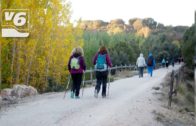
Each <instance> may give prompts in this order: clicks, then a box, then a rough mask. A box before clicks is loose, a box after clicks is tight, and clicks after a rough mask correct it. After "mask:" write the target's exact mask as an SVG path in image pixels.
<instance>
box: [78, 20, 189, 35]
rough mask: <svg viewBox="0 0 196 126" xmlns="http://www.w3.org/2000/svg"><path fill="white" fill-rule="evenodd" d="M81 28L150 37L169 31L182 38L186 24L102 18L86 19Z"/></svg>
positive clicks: (169, 33)
mask: <svg viewBox="0 0 196 126" xmlns="http://www.w3.org/2000/svg"><path fill="white" fill-rule="evenodd" d="M79 26H80V28H82V29H84V30H92V31H105V32H107V33H109V34H116V33H121V32H126V33H135V34H137V35H139V36H143V37H148V36H149V35H150V34H151V33H155V34H156V33H157V32H168V35H169V36H172V37H176V38H181V37H182V35H183V33H184V32H185V30H186V29H187V28H188V27H186V26H177V27H172V26H164V25H163V24H161V23H158V22H157V21H155V20H154V19H152V18H145V19H140V18H134V19H130V20H129V24H126V23H125V22H124V21H123V20H122V19H114V20H111V21H110V22H105V21H102V20H84V21H82V22H81V23H80V25H79Z"/></svg>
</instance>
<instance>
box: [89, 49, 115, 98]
mask: <svg viewBox="0 0 196 126" xmlns="http://www.w3.org/2000/svg"><path fill="white" fill-rule="evenodd" d="M93 65H94V67H95V71H96V80H97V82H96V86H95V91H94V96H95V97H96V98H98V94H99V91H100V87H101V85H102V98H105V97H106V87H107V77H108V67H112V63H111V60H110V57H109V54H108V51H107V49H106V47H105V46H102V47H100V49H99V51H98V52H97V53H96V55H95V57H94V59H93Z"/></svg>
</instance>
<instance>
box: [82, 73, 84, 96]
mask: <svg viewBox="0 0 196 126" xmlns="http://www.w3.org/2000/svg"><path fill="white" fill-rule="evenodd" d="M84 81H85V72H84V77H83V88H82V96H83V94H84Z"/></svg>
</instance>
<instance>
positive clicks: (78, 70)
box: [68, 47, 86, 99]
mask: <svg viewBox="0 0 196 126" xmlns="http://www.w3.org/2000/svg"><path fill="white" fill-rule="evenodd" d="M68 70H69V72H70V74H71V78H72V82H73V83H72V88H71V98H74V97H75V98H76V99H78V98H80V97H79V93H80V85H81V83H82V76H83V73H84V71H85V70H86V64H85V61H84V53H83V49H82V48H81V47H77V48H74V49H73V50H72V55H71V56H70V58H69V62H68Z"/></svg>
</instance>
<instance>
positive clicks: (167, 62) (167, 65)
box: [165, 60, 169, 68]
mask: <svg viewBox="0 0 196 126" xmlns="http://www.w3.org/2000/svg"><path fill="white" fill-rule="evenodd" d="M165 65H166V68H168V67H169V61H168V60H166V64H165Z"/></svg>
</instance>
